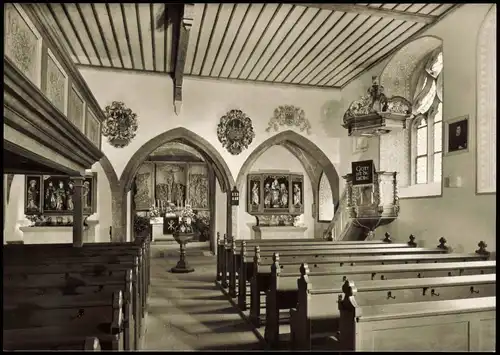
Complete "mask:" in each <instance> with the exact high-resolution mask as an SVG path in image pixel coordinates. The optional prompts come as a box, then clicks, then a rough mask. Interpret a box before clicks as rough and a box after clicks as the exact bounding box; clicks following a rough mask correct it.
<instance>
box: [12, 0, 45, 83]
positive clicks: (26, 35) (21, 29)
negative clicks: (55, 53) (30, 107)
mask: <svg viewBox="0 0 500 355" xmlns="http://www.w3.org/2000/svg"><path fill="white" fill-rule="evenodd" d="M4 9H5V55H6V56H7V57H8V58H9V59H10V60H12V62H14V64H15V65H16V66H17V67H18V68H19V69H20V70H21V72H22V73H23V74H24V75H26V77H28V79H29V80H31V81H32V82H33V83H35V84H36V85H37V86H40V79H39V78H40V65H41V56H40V53H41V48H40V44H41V40H42V39H41V37H40V35H39V34H38V33H37V32H36V29H35V28H34V26H33V25H32V24H31V23H28V21H29V20H28V18H27V16H26V15H25V14H22V15H21V12H20V11H19V10H18V7H17V6H16V5H14V4H9V3H7V4H5V7H4Z"/></svg>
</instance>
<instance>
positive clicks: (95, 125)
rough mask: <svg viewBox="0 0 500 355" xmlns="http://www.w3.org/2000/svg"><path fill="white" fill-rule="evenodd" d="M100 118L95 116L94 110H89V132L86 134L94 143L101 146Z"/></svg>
mask: <svg viewBox="0 0 500 355" xmlns="http://www.w3.org/2000/svg"><path fill="white" fill-rule="evenodd" d="M99 126H100V124H99V120H98V119H97V118H96V117H95V115H94V114H93V113H92V111H90V110H87V132H86V136H87V138H88V139H90V141H91V142H92V143H94V144H95V145H96V147H99V143H100V138H101V130H100V127H99Z"/></svg>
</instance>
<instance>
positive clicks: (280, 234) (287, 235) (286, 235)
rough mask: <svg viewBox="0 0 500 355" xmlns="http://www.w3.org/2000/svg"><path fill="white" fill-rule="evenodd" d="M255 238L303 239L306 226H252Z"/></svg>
mask: <svg viewBox="0 0 500 355" xmlns="http://www.w3.org/2000/svg"><path fill="white" fill-rule="evenodd" d="M252 230H253V232H254V235H255V239H293V238H297V239H304V238H305V231H306V230H307V227H295V226H252Z"/></svg>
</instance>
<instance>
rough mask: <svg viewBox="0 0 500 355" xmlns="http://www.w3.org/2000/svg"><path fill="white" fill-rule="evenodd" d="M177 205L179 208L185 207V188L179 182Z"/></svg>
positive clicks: (176, 190) (176, 194)
mask: <svg viewBox="0 0 500 355" xmlns="http://www.w3.org/2000/svg"><path fill="white" fill-rule="evenodd" d="M175 187H176V188H175V204H176V205H177V206H179V207H183V206H184V186H183V185H182V184H181V183H180V182H178V183H177V184H175Z"/></svg>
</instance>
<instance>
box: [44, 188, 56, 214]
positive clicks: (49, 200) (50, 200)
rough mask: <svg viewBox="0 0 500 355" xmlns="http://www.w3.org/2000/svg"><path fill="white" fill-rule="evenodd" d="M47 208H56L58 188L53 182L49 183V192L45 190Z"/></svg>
mask: <svg viewBox="0 0 500 355" xmlns="http://www.w3.org/2000/svg"><path fill="white" fill-rule="evenodd" d="M45 206H48V208H50V209H51V210H54V209H55V208H56V188H55V187H54V184H53V183H52V181H49V185H48V186H47V190H45Z"/></svg>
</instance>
